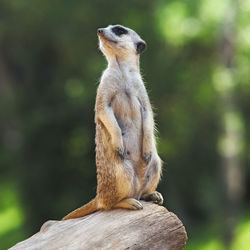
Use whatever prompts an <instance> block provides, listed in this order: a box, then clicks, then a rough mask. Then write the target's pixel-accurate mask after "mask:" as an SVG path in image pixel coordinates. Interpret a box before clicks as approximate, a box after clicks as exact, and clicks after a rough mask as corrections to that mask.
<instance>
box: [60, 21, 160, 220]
mask: <svg viewBox="0 0 250 250" xmlns="http://www.w3.org/2000/svg"><path fill="white" fill-rule="evenodd" d="M97 35H98V37H99V47H100V50H101V51H102V53H103V54H104V55H105V57H106V59H107V61H108V66H107V69H106V70H105V71H104V72H103V74H102V77H101V81H100V84H99V86H98V89H97V96H96V104H95V124H96V137H95V143H96V167H97V194H96V197H95V198H94V199H93V200H91V201H90V202H89V203H87V204H86V205H83V206H82V207H80V208H78V209H76V210H74V211H73V212H71V213H69V214H68V215H66V216H65V217H64V218H63V220H67V219H72V218H78V217H82V216H85V215H87V214H90V213H93V212H95V211H97V210H110V209H112V208H125V209H131V210H137V209H142V208H143V206H142V204H141V202H140V201H139V200H140V199H141V200H146V201H152V202H154V203H158V204H162V203H163V198H162V195H161V194H160V193H159V192H157V191H156V187H157V185H158V182H159V180H160V176H161V169H162V161H161V159H160V157H159V156H158V153H157V149H156V139H155V134H154V131H155V126H154V119H153V112H152V107H151V104H150V101H149V97H148V94H147V91H146V88H145V86H144V83H143V81H142V77H141V74H140V67H139V57H140V54H141V53H142V52H143V51H144V50H145V48H146V43H145V41H143V40H142V39H141V38H140V36H139V35H138V34H137V33H136V32H135V31H133V30H132V29H129V28H126V27H124V26H122V25H109V26H108V27H106V28H100V29H98V30H97Z"/></svg>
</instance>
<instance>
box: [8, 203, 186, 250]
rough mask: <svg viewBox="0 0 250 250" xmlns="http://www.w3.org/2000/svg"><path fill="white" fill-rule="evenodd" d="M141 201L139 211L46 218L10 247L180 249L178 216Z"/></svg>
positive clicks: (183, 240) (181, 233)
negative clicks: (50, 219) (37, 229)
mask: <svg viewBox="0 0 250 250" xmlns="http://www.w3.org/2000/svg"><path fill="white" fill-rule="evenodd" d="M142 204H143V210H137V211H130V210H124V209H114V210H111V211H98V212H96V213H93V214H90V215H87V216H85V217H82V218H78V219H72V220H66V221H47V222H46V223H44V224H43V226H42V227H41V229H40V231H39V232H38V233H36V234H35V235H33V236H32V237H30V238H28V239H27V240H25V241H22V242H20V243H18V244H16V245H15V246H13V247H12V248H10V249H11V250H18V249H26V250H31V249H46V250H47V249H157V250H160V249H169V250H170V249H171V250H175V249H176V250H177V249H183V248H184V246H185V243H186V240H187V234H186V231H185V228H184V226H183V224H182V222H181V221H180V220H179V219H178V217H177V216H176V215H175V214H173V213H171V212H169V211H168V210H167V209H166V208H164V207H162V206H158V205H155V204H152V203H148V202H142Z"/></svg>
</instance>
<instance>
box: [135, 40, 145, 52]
mask: <svg viewBox="0 0 250 250" xmlns="http://www.w3.org/2000/svg"><path fill="white" fill-rule="evenodd" d="M146 47H147V45H146V43H145V42H143V41H140V42H138V43H137V44H136V52H137V53H138V54H141V53H142V52H143V51H144V50H145V49H146Z"/></svg>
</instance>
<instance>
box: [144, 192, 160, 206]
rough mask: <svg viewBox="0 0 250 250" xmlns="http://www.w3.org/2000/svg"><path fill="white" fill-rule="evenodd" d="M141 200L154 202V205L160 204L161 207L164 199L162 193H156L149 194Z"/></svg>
mask: <svg viewBox="0 0 250 250" xmlns="http://www.w3.org/2000/svg"><path fill="white" fill-rule="evenodd" d="M141 199H142V200H145V201H153V202H154V203H156V204H159V205H162V203H163V197H162V195H161V193H159V192H157V191H154V192H152V193H149V194H144V195H143V196H142V197H141Z"/></svg>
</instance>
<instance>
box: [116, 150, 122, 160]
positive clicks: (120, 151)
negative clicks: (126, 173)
mask: <svg viewBox="0 0 250 250" xmlns="http://www.w3.org/2000/svg"><path fill="white" fill-rule="evenodd" d="M116 152H117V154H118V156H119V157H120V158H121V160H124V152H123V151H122V150H121V149H120V148H117V149H116Z"/></svg>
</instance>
